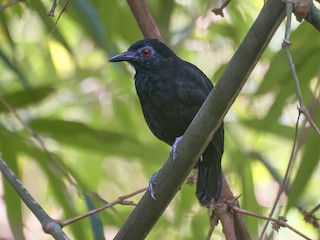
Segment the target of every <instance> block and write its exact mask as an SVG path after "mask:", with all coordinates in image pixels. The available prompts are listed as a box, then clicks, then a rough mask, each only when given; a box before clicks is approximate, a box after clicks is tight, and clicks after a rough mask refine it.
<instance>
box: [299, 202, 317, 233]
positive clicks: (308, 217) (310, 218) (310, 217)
mask: <svg viewBox="0 0 320 240" xmlns="http://www.w3.org/2000/svg"><path fill="white" fill-rule="evenodd" d="M319 209H320V204H318V205H317V206H316V207H315V208H313V209H312V210H311V211H310V212H307V211H306V210H304V209H303V208H302V207H299V210H300V211H301V212H302V214H303V216H304V220H305V221H306V222H307V223H310V224H311V225H312V226H313V227H315V228H318V229H319V228H320V225H319V223H318V221H319V218H317V217H316V215H315V213H316V211H318V210H319Z"/></svg>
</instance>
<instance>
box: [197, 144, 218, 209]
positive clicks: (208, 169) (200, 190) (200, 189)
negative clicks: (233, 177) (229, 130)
mask: <svg viewBox="0 0 320 240" xmlns="http://www.w3.org/2000/svg"><path fill="white" fill-rule="evenodd" d="M216 150H217V149H215V146H214V145H213V144H212V143H210V144H209V145H208V147H207V149H206V150H205V152H204V153H203V155H202V157H203V159H202V160H199V163H198V180H197V190H196V196H197V198H198V199H199V202H200V204H201V205H203V206H205V205H207V204H208V203H210V202H211V201H212V199H213V200H214V201H218V200H219V197H220V193H221V188H222V170H221V156H222V153H221V152H220V151H219V150H218V151H216Z"/></svg>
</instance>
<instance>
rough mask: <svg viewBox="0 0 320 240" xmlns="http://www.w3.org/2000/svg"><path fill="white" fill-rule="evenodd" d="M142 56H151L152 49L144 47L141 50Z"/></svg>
mask: <svg viewBox="0 0 320 240" xmlns="http://www.w3.org/2000/svg"><path fill="white" fill-rule="evenodd" d="M141 54H142V56H144V57H149V56H150V55H151V51H150V49H148V48H145V49H142V51H141Z"/></svg>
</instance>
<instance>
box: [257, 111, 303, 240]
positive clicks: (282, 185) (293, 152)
mask: <svg viewBox="0 0 320 240" xmlns="http://www.w3.org/2000/svg"><path fill="white" fill-rule="evenodd" d="M300 115H301V113H300V112H298V117H297V122H296V129H295V135H294V140H293V146H292V149H291V154H290V159H289V163H288V166H287V169H286V173H285V175H284V178H283V181H282V183H281V185H280V189H279V191H278V195H277V197H276V200H275V201H274V204H273V206H272V209H271V212H270V213H269V219H271V218H272V215H273V213H274V211H275V209H276V207H277V204H278V202H279V199H280V196H281V194H282V192H283V191H284V189H285V188H287V183H288V180H289V174H290V172H291V168H292V166H293V163H294V159H295V158H294V154H295V150H296V145H297V136H298V129H299V120H300ZM269 222H270V220H267V222H266V224H265V225H264V227H263V230H262V232H261V234H260V237H259V240H262V238H263V235H264V233H265V231H266V230H267V227H268V224H269Z"/></svg>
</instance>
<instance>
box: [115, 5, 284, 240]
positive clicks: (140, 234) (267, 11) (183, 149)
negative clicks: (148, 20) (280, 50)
mask: <svg viewBox="0 0 320 240" xmlns="http://www.w3.org/2000/svg"><path fill="white" fill-rule="evenodd" d="M284 15H285V4H284V3H283V2H281V1H279V0H268V1H267V2H266V4H265V6H264V8H263V9H262V11H261V13H260V14H259V16H258V18H257V19H256V21H255V22H254V24H253V26H252V28H251V29H250V31H249V32H248V34H247V36H246V37H245V39H244V40H243V42H242V44H241V45H240V47H239V49H238V50H237V52H236V53H235V55H234V56H233V58H232V59H231V61H230V62H229V65H228V66H227V68H226V70H225V71H224V73H223V74H222V76H221V78H220V79H219V81H218V83H217V85H216V87H215V88H214V90H213V91H212V92H211V93H210V95H209V96H208V98H207V100H206V101H205V102H204V104H203V106H202V107H201V109H200V110H199V112H198V114H197V115H196V116H195V118H194V120H193V121H192V123H191V125H190V126H189V128H188V129H187V131H186V132H185V134H184V137H183V138H182V139H181V141H180V143H179V144H178V146H177V156H178V158H177V160H175V161H173V160H172V159H171V157H170V158H169V159H168V161H167V162H166V163H165V165H164V166H163V168H162V169H161V170H160V171H159V173H158V175H157V177H156V179H155V180H156V182H157V184H156V185H155V192H156V197H157V200H154V199H152V198H151V196H150V193H149V192H147V193H146V194H144V196H143V197H142V199H141V200H140V202H139V203H138V205H137V207H136V208H135V209H134V210H133V212H132V213H131V215H130V216H129V218H128V219H127V221H126V222H125V223H124V225H123V226H122V228H121V229H120V231H119V232H118V234H117V235H116V237H115V239H116V240H119V239H144V238H145V237H146V236H147V235H148V233H149V232H150V230H151V229H152V227H153V226H154V224H155V223H156V222H157V221H158V219H159V218H160V216H161V214H162V213H163V212H164V210H165V209H166V207H167V206H168V204H169V203H170V201H171V200H172V199H173V197H174V196H175V194H176V193H177V191H178V190H179V189H180V187H181V185H182V183H183V182H184V180H185V179H186V178H187V176H188V174H189V172H190V171H191V169H192V168H193V166H194V164H195V163H196V162H197V161H198V159H199V157H200V155H201V153H202V152H203V150H204V149H205V148H206V146H207V144H208V143H209V141H210V139H211V138H212V136H213V134H214V132H215V131H216V129H218V127H219V125H220V124H221V122H222V119H223V118H224V116H225V115H226V113H227V111H228V110H229V108H230V107H231V105H232V103H233V102H234V101H235V99H236V97H237V96H238V94H239V92H240V90H241V88H242V87H243V85H244V84H245V82H246V80H247V78H248V77H249V75H250V73H251V71H252V70H253V68H254V66H255V65H256V63H257V62H258V60H259V58H260V57H261V55H262V53H263V51H264V50H265V48H266V46H267V45H268V43H269V41H270V39H271V37H272V36H273V34H274V32H275V31H276V29H277V28H278V26H279V24H280V23H281V21H282V20H283V18H284ZM247 238H248V235H247V236H245V237H241V236H240V237H239V239H247Z"/></svg>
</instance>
